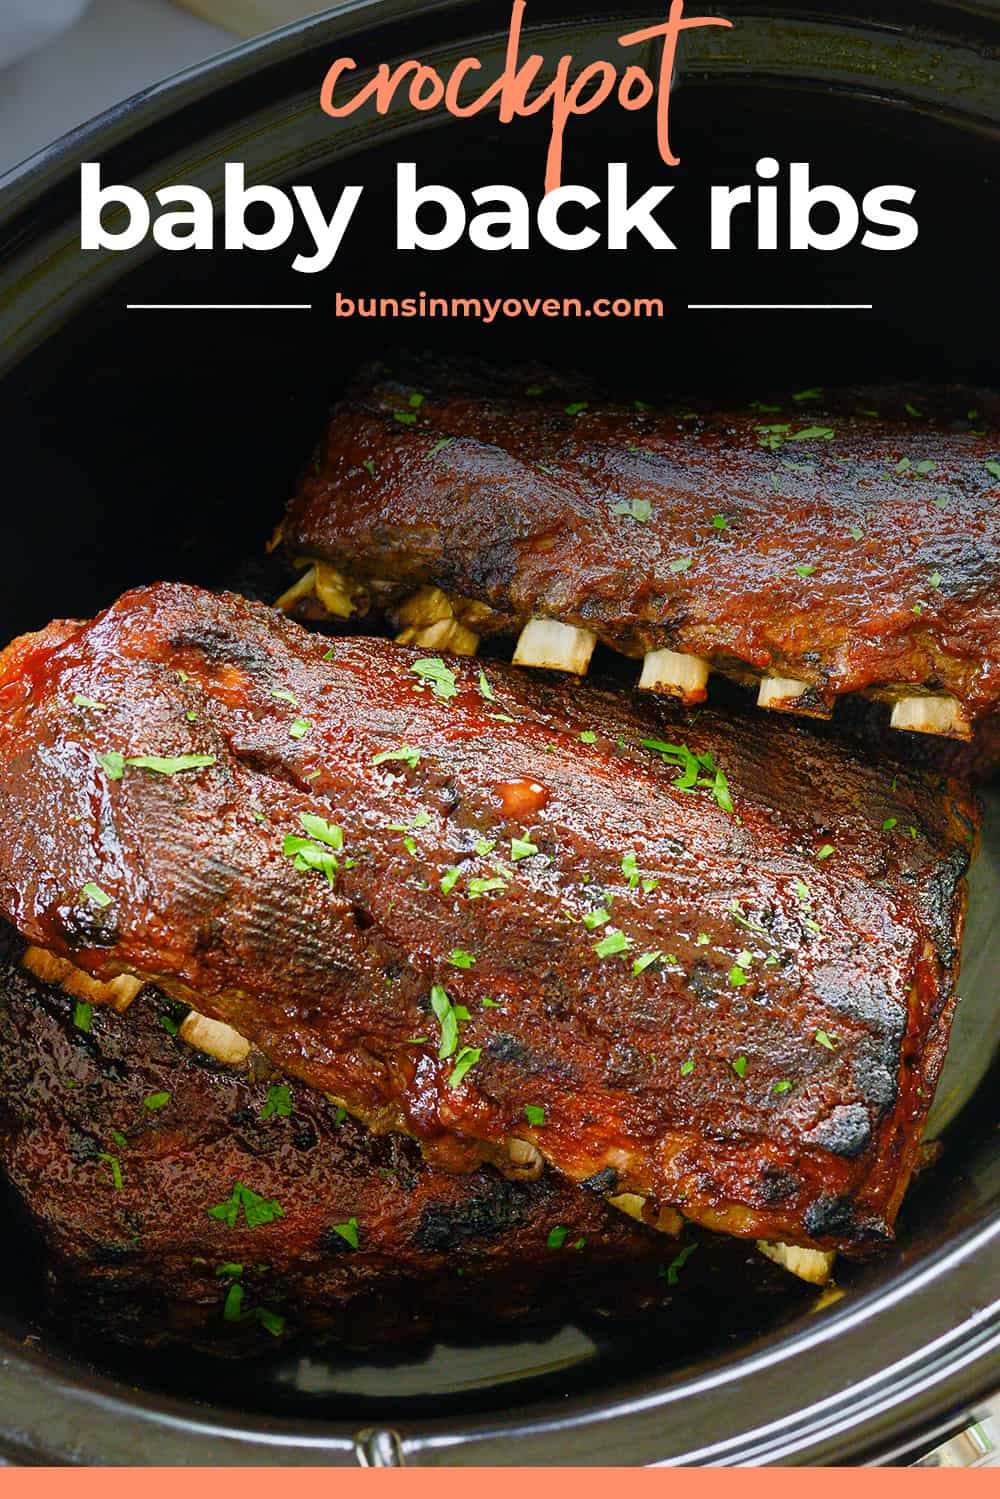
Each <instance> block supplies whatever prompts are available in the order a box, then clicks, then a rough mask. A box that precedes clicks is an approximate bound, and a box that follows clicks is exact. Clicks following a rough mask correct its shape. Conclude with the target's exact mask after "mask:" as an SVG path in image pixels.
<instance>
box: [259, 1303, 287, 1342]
mask: <svg viewBox="0 0 1000 1499" xmlns="http://www.w3.org/2000/svg"><path fill="white" fill-rule="evenodd" d="M254 1316H255V1317H256V1318H257V1321H258V1322H259V1323H260V1325H261V1327H262V1328H263V1329H264V1331H265V1332H269V1333H270V1334H271V1336H272V1338H280V1337H281V1334H282V1333H283V1332H284V1330H285V1319H284V1317H282V1316H281V1315H280V1314H279V1313H278V1312H272V1311H271V1309H270V1307H267V1306H258V1307H255V1308H254Z"/></svg>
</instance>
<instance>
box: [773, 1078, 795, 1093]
mask: <svg viewBox="0 0 1000 1499" xmlns="http://www.w3.org/2000/svg"><path fill="white" fill-rule="evenodd" d="M791 1086H792V1084H791V1082H790V1080H789V1079H788V1078H787V1077H783V1078H779V1080H778V1081H777V1082H776V1083H775V1085H774V1087H773V1088H772V1089H771V1092H772V1093H788V1092H789V1091H790V1090H791Z"/></svg>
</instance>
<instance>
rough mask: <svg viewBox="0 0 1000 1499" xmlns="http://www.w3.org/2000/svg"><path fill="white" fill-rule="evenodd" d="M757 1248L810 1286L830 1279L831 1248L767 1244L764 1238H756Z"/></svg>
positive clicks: (824, 1282)
mask: <svg viewBox="0 0 1000 1499" xmlns="http://www.w3.org/2000/svg"><path fill="white" fill-rule="evenodd" d="M757 1248H758V1249H759V1250H760V1252H761V1254H765V1255H767V1258H768V1259H769V1260H773V1261H774V1263H775V1264H776V1265H780V1266H781V1268H782V1269H783V1270H787V1271H788V1272H789V1274H790V1275H796V1276H798V1278H799V1280H807V1281H808V1282H809V1284H810V1285H812V1286H825V1285H826V1283H827V1281H828V1280H829V1279H830V1272H831V1270H832V1269H833V1261H834V1255H833V1252H832V1251H831V1250H827V1249H801V1248H799V1246H798V1245H797V1244H768V1243H767V1242H766V1241H765V1240H764V1239H758V1240H757Z"/></svg>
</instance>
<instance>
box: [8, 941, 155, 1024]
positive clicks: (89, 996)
mask: <svg viewBox="0 0 1000 1499" xmlns="http://www.w3.org/2000/svg"><path fill="white" fill-rule="evenodd" d="M21 961H22V963H23V964H24V966H25V968H27V969H28V971H29V973H33V974H34V975H35V977H36V978H40V979H41V980H42V982H43V983H46V984H58V985H59V986H60V988H61V989H63V990H64V992H65V993H66V994H69V995H70V996H71V997H72V998H73V999H82V1000H84V1001H85V1002H86V1003H87V1004H91V1005H110V1006H111V1008H112V1009H113V1010H117V1011H118V1012H119V1014H120V1013H121V1012H122V1011H123V1010H127V1009H128V1007H129V1005H130V1004H131V1003H132V1001H133V999H135V997H136V995H137V994H138V993H139V990H140V989H141V988H142V980H141V979H137V978H133V977H132V975H131V974H130V973H120V974H119V975H118V977H117V978H113V979H109V980H107V982H104V981H102V980H101V979H95V978H91V976H90V974H89V973H84V971H83V969H82V968H77V967H76V965H75V964H74V963H68V962H67V961H66V959H65V958H57V957H56V955H55V953H51V952H48V951H46V949H45V948H44V947H29V948H27V949H26V950H25V954H24V957H23V958H22V959H21Z"/></svg>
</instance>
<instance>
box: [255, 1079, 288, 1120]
mask: <svg viewBox="0 0 1000 1499" xmlns="http://www.w3.org/2000/svg"><path fill="white" fill-rule="evenodd" d="M291 1114H292V1090H291V1088H290V1087H289V1086H288V1084H287V1083H271V1084H270V1086H269V1087H268V1090H267V1097H266V1098H265V1099H264V1102H263V1104H262V1105H261V1110H260V1117H261V1120H262V1121H266V1120H268V1119H270V1118H271V1117H272V1116H275V1117H276V1118H278V1119H289V1118H291Z"/></svg>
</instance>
